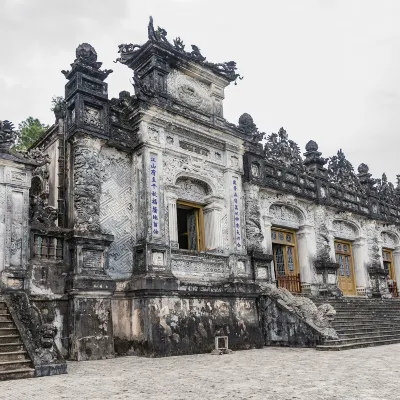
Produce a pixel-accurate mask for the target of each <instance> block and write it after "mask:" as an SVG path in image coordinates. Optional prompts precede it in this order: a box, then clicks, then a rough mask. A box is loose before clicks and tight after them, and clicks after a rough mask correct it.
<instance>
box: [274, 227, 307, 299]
mask: <svg viewBox="0 0 400 400" xmlns="http://www.w3.org/2000/svg"><path fill="white" fill-rule="evenodd" d="M271 238H272V250H273V253H274V264H275V275H276V279H277V282H278V286H280V287H285V288H286V289H288V290H290V291H291V292H300V291H301V285H300V274H299V269H298V262H297V251H296V250H297V246H296V234H295V233H294V232H292V231H283V230H275V229H273V230H272V235H271Z"/></svg>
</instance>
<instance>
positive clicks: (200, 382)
mask: <svg viewBox="0 0 400 400" xmlns="http://www.w3.org/2000/svg"><path fill="white" fill-rule="evenodd" d="M68 370H69V374H68V375H58V376H53V377H44V378H36V379H22V380H15V381H7V382H0V399H1V400H3V399H4V400H5V399H7V400H20V399H25V400H34V399H43V398H45V399H51V400H58V399H64V400H65V399H80V400H86V399H91V400H101V399H107V400H122V399H146V400H152V399H160V397H161V398H163V399H164V400H169V399H170V400H180V399H185V400H186V399H191V400H197V399H201V400H208V399H253V400H254V399H255V400H257V399H260V400H261V399H262V400H264V399H269V400H286V399H296V400H309V399H315V400H335V399H336V400H341V399H345V400H359V399H363V400H384V399H385V400H387V399H396V398H398V383H397V379H396V377H397V376H398V374H399V372H400V345H399V344H397V345H390V346H380V347H370V348H365V349H355V350H349V351H346V352H319V351H315V350H314V349H299V348H296V349H294V348H278V347H266V348H263V349H260V350H248V351H237V352H234V353H233V354H230V355H223V356H212V355H209V354H202V355H191V356H180V357H168V358H155V359H149V358H138V357H121V358H115V359H109V360H101V361H87V362H70V363H69V365H68Z"/></svg>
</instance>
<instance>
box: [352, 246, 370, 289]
mask: <svg viewBox="0 0 400 400" xmlns="http://www.w3.org/2000/svg"><path fill="white" fill-rule="evenodd" d="M352 248H353V261H354V274H355V281H356V290H357V294H358V295H364V296H365V294H366V287H367V286H368V284H367V282H368V279H367V270H366V268H365V266H366V264H367V262H368V249H367V243H366V240H365V238H359V239H357V240H356V241H355V242H353V245H352Z"/></svg>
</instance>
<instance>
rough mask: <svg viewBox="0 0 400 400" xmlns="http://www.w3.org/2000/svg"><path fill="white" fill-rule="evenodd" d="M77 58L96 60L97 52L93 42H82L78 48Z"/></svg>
mask: <svg viewBox="0 0 400 400" xmlns="http://www.w3.org/2000/svg"><path fill="white" fill-rule="evenodd" d="M76 58H77V59H79V58H82V59H84V60H87V61H91V62H96V61H97V53H96V50H95V49H94V47H93V46H92V45H91V44H89V43H82V44H80V45H79V46H78V47H77V48H76Z"/></svg>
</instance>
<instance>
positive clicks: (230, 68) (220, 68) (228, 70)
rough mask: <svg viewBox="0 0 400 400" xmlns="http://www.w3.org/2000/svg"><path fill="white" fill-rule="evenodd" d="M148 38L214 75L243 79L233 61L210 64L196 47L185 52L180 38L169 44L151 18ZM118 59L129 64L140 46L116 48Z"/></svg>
mask: <svg viewBox="0 0 400 400" xmlns="http://www.w3.org/2000/svg"><path fill="white" fill-rule="evenodd" d="M147 30H148V37H149V40H151V41H152V42H156V43H158V44H161V45H162V46H163V47H166V48H168V49H170V50H171V51H172V52H176V53H178V54H181V55H182V56H183V57H184V58H186V59H188V60H192V61H196V62H198V63H200V64H202V65H204V66H205V67H208V68H209V69H211V70H212V71H213V72H214V73H216V74H218V75H221V76H223V77H224V78H226V79H228V80H229V81H231V82H235V84H236V80H237V79H238V78H239V79H243V78H242V77H241V76H240V75H239V74H238V73H237V71H236V70H237V67H236V63H235V61H227V62H223V63H211V62H208V61H206V57H204V56H203V55H202V54H201V50H200V49H199V47H198V46H196V45H194V44H192V45H191V48H192V51H190V52H188V51H185V45H184V43H183V41H182V39H181V38H180V37H177V38H175V39H174V40H173V44H172V43H170V42H169V40H168V39H167V31H166V30H165V29H163V28H161V27H159V26H158V27H157V29H155V28H154V23H153V17H150V21H149V25H148V28H147ZM118 48H119V50H118V52H119V54H120V57H119V58H117V60H116V62H120V63H122V64H129V62H130V61H131V60H132V58H133V57H135V56H136V53H137V52H138V51H139V50H140V48H141V46H140V45H137V44H121V45H119V46H118Z"/></svg>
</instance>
